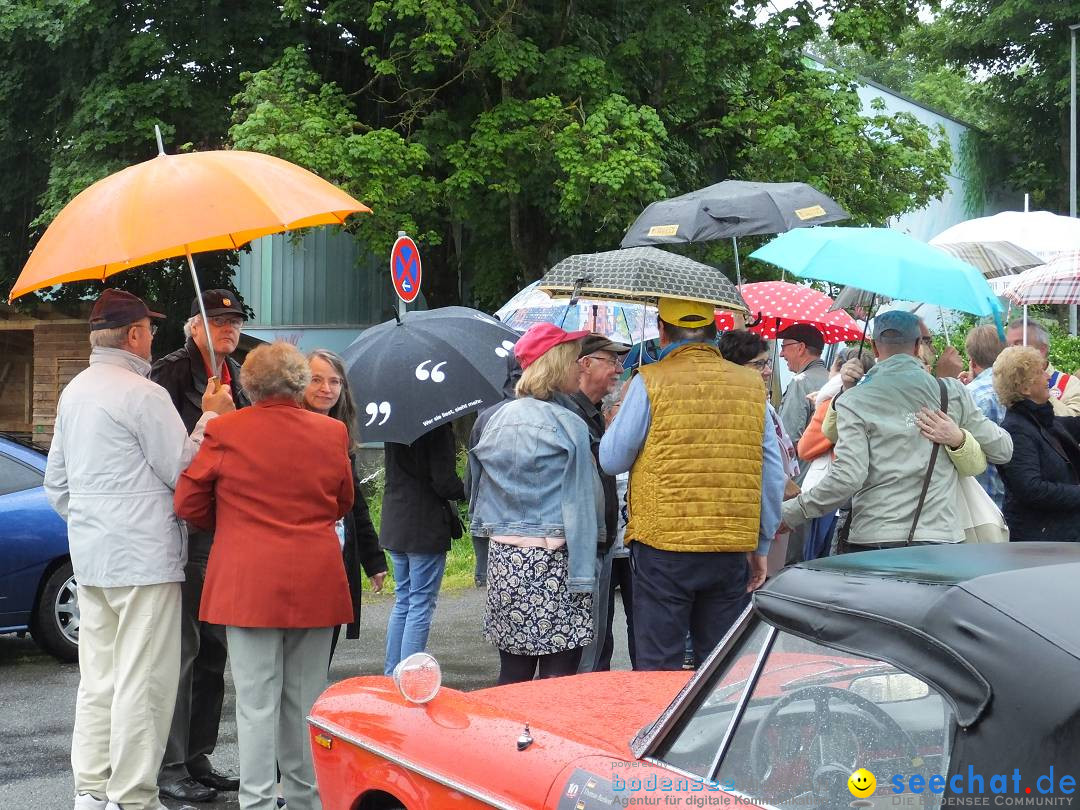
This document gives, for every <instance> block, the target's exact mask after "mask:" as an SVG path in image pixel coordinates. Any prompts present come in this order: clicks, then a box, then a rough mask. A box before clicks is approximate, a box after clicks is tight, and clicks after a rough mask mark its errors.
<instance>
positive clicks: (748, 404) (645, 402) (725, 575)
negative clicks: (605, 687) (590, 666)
mask: <svg viewBox="0 0 1080 810" xmlns="http://www.w3.org/2000/svg"><path fill="white" fill-rule="evenodd" d="M657 310H658V314H659V318H658V326H659V331H660V346H661V353H660V359H659V360H658V361H657V362H656V363H652V364H651V365H648V366H643V367H642V369H641V372H640V373H639V374H638V375H637V376H636V377H634V379H633V380H632V381H631V382H630V385H629V386H628V388H627V389H626V394H625V396H624V398H623V402H622V406H621V407H620V409H619V413H618V416H616V417H615V419H614V421H613V422H612V423H611V425H609V426H608V429H607V431H606V432H605V433H604V438H603V439H602V440H601V442H600V464H601V466H602V467H603V470H604V472H606V473H608V474H609V475H617V474H618V473H621V472H626V471H630V485H629V500H630V503H629V522H628V523H627V526H626V535H625V536H626V542H627V544H628V545H629V547H630V559H631V566H632V568H633V571H634V605H633V610H634V641H635V652H636V654H637V667H638V668H639V669H643V670H674V669H681V668H682V665H683V652H684V650H685V640H686V634H687V632H688V631H689V632H690V633H691V636H692V638H693V647H694V653H695V655H696V657H697V662H698V663H700V662H701V661H703V660H704V659H705V657H706V656H708V655H709V653H711V652H712V650H713V648H714V647H715V646H716V645H717V643H718V642H719V641H720V639H721V638H723V636H724V634H725V633H726V632H727V631H728V629H729V628H730V627H731V626H732V624H734V622H735V620H736V619H737V618H738V616H739V614H740V613H741V612H742V610H743V609H744V608H745V607H746V604H747V602H748V600H749V595H748V592H749V591H752V590H754V589H755V588H757V587H759V586H760V585H761V584H762V583H763V582H764V581H765V571H766V562H765V559H766V555H768V553H769V545H770V544H771V543H772V538H773V535H774V534H776V530H777V528H778V527H779V525H780V501H781V498H782V497H783V493H784V480H785V479H784V470H783V467H782V466H781V463H780V447H779V443H778V442H777V438H776V431H775V430H771V429H766V428H767V425H766V422H765V420H766V413H765V387H764V385H763V383H762V381H761V375H760V374H759V373H758V372H757V371H755V370H753V369H750V368H746V367H743V366H737V365H735V364H734V363H730V362H728V361H727V360H725V359H724V358H723V356H722V355H721V354H720V352H719V351H718V350H717V348H716V343H715V340H716V322H715V314H714V311H713V306H712V305H711V304H706V303H701V302H697V301H684V300H681V299H673V298H661V299H660V300H659V302H658V307H657Z"/></svg>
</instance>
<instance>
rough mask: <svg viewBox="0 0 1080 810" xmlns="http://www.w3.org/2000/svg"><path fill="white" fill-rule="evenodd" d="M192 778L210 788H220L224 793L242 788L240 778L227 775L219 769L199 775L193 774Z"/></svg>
mask: <svg viewBox="0 0 1080 810" xmlns="http://www.w3.org/2000/svg"><path fill="white" fill-rule="evenodd" d="M192 779H194V780H195V781H196V782H198V783H199V784H202V785H206V786H207V787H208V788H213V789H214V790H219V791H221V792H222V793H235V792H236V791H238V790H239V789H240V780H239V779H237V778H236V777H235V776H226V775H225V774H223V773H218V772H217V771H207V772H206V773H200V774H198V775H197V776H193V777H192Z"/></svg>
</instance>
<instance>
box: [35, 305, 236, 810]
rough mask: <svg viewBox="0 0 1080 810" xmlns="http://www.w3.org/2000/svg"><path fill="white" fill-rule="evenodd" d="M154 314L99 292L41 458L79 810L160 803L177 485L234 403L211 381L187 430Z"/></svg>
mask: <svg viewBox="0 0 1080 810" xmlns="http://www.w3.org/2000/svg"><path fill="white" fill-rule="evenodd" d="M162 317H164V316H163V315H160V314H159V313H156V312H151V311H150V310H149V309H148V308H147V306H146V304H145V303H143V301H142V300H140V299H139V298H137V297H136V296H134V295H131V294H130V293H126V292H122V291H120V290H112V289H108V290H105V292H103V293H102V295H101V298H99V299H98V301H97V303H96V304H95V305H94V309H93V311H92V312H91V315H90V345H91V347H92V349H91V352H90V367H89V368H87V369H86V370H85V371H83V372H81V373H80V374H78V375H77V376H76V377H75V378H74V379H73V380H72V381H71V382H70V383H69V384H68V386H67V388H65V389H64V392H63V394H62V395H61V397H60V402H59V404H58V406H57V413H56V428H55V433H54V435H53V441H52V446H51V448H50V450H49V461H48V465H47V467H46V470H45V492H46V494H47V495H48V497H49V502H50V503H51V504H52V505H53V508H54V509H56V511H57V512H58V513H59V514H60V516H61V517H63V518H64V519H65V520H66V521H67V524H68V544H69V547H70V551H71V562H72V566H73V567H74V569H75V580H76V581H77V582H78V583H79V586H78V594H79V613H80V626H79V674H80V681H79V693H78V698H77V702H76V707H75V732H74V735H73V738H72V744H71V765H72V770H73V771H74V775H75V792H76V796H75V808H76V810H105V808H110V810H111V809H112V808H117V807H119V808H122V810H143V809H144V808H147V809H148V810H158V808H160V807H161V802H160V800H159V799H158V789H157V772H158V767H159V766H160V764H161V756H162V752H163V750H164V746H165V738H166V736H167V735H168V731H169V723H170V721H171V719H172V712H173V705H174V702H175V699H176V684H177V680H178V677H179V660H180V618H179V617H180V583H181V582H182V581H183V579H184V561H185V558H186V556H187V549H186V537H185V535H184V530H183V527H182V524H181V522H180V521H179V520H177V518H176V516H175V514H174V513H173V489H174V487H175V486H176V480H177V478H178V477H179V475H180V473H181V472H182V471H183V470H184V468H186V467H187V465H188V463H189V462H190V461H191V459H192V458H193V457H194V455H195V452H196V450H197V449H198V441H199V440H200V439H201V437H202V427H203V426H204V425H205V422H206V420H207V419H209V418H210V417H212V416H213V415H215V412H218V411H226V410H232V400H231V399H230V398H229V395H228V391H227V390H225V389H222V390H220V391H218V392H216V393H210V392H208V393H207V394H206V395H205V396H204V397H203V410H204V415H203V418H202V419H201V420H200V423H199V426H198V427H197V429H196V431H195V432H194V433H193V434H192V437H189V436H188V435H187V432H186V431H185V429H184V424H183V422H181V420H180V416H179V414H177V412H176V409H175V408H174V407H173V404H172V402H171V400H170V399H169V395H168V394H167V393H166V392H165V389H163V388H162V387H161V386H159V385H157V384H156V383H153V382H151V381H150V380H149V379H147V375H148V374H149V372H150V351H151V343H152V340H153V335H154V332H155V331H157V330H156V327H154V326H153V325H152V323H151V319H152V318H162Z"/></svg>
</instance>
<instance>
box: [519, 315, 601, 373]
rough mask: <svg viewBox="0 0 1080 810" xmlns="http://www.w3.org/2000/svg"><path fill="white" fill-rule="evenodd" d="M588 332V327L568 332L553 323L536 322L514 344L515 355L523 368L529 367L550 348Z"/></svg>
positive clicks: (579, 338)
mask: <svg viewBox="0 0 1080 810" xmlns="http://www.w3.org/2000/svg"><path fill="white" fill-rule="evenodd" d="M588 334H589V330H588V329H582V330H579V331H577V332H567V331H566V330H565V329H560V328H559V327H557V326H556V325H555V324H553V323H534V324H533V325H532V326H530V327H529V331H528V332H526V333H525V334H524V335H522V336H521V337H520V338H518V342H517V343H515V344H514V356H515V357H516V358H517V360H518V363H519V364H520V365H521V368H522V369H527V368H528V367H529V366H531V365H532V364H533V363H534V362H536V361H537V360H539V359H540V356H541V355H542V354H544V353H545V352H546V351H547V350H548V349H553V348H555V347H556V346H558V345H559V344H560V343H569V342H570V341H571V340H581V338H583V337H585V336H586V335H588Z"/></svg>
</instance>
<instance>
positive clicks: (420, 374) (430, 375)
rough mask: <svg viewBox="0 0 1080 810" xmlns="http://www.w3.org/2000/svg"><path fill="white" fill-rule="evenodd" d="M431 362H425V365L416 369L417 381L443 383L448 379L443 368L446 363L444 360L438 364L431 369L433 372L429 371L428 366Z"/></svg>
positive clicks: (422, 364)
mask: <svg viewBox="0 0 1080 810" xmlns="http://www.w3.org/2000/svg"><path fill="white" fill-rule="evenodd" d="M430 362H431V361H430V360H425V361H424V362H423V363H421V364H420V365H418V366H417V367H416V379H418V380H428V379H430V380H431V381H432V382H434V383H441V382H442V381H443V380H445V379H446V375H445V374H444V373H443V371H442V367H443V366H445V365H446V361H445V360H444V361H443V362H441V363H436V364H435V365H433V366H432V367H431V370H430V371H429V370H428V369H427V368H426V366H427V364H428V363H430Z"/></svg>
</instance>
